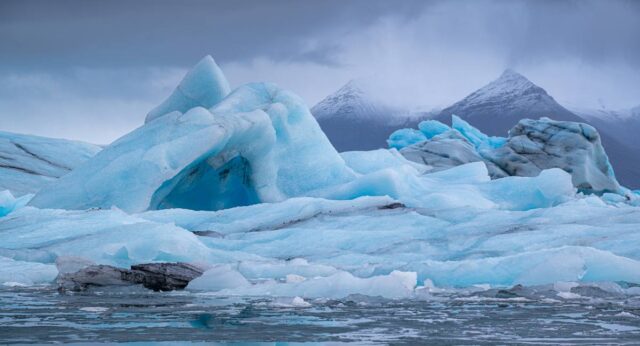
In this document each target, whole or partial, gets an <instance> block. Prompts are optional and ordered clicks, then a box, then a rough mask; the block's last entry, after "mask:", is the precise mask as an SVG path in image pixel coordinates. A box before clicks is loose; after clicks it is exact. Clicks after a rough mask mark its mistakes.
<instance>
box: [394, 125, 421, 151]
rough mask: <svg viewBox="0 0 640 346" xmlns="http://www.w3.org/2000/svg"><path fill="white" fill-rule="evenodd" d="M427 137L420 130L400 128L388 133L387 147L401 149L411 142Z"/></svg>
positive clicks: (418, 141) (417, 141) (414, 142)
mask: <svg viewBox="0 0 640 346" xmlns="http://www.w3.org/2000/svg"><path fill="white" fill-rule="evenodd" d="M426 139H427V137H426V136H425V135H424V133H422V132H421V131H418V130H414V129H400V130H396V131H394V132H393V133H392V134H391V135H389V139H388V140H387V143H388V144H389V148H395V149H402V148H404V147H408V146H410V145H412V144H416V143H420V142H422V141H425V140H426Z"/></svg>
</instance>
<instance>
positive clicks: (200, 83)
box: [145, 55, 231, 123]
mask: <svg viewBox="0 0 640 346" xmlns="http://www.w3.org/2000/svg"><path fill="white" fill-rule="evenodd" d="M229 92H231V89H230V87H229V82H228V81H227V78H226V77H225V76H224V73H222V70H221V69H220V68H219V67H218V65H217V64H216V62H215V61H214V60H213V58H212V57H211V56H209V55H207V56H205V57H204V58H202V60H200V62H199V63H198V64H197V65H196V66H195V67H194V68H193V69H191V71H189V73H187V75H186V76H185V77H184V78H183V79H182V81H181V82H180V85H178V87H177V88H176V90H174V91H173V93H172V94H171V95H170V96H169V97H168V98H167V99H166V100H165V101H164V102H163V103H162V104H160V105H159V106H158V107H156V108H154V109H153V110H151V111H150V112H149V114H147V118H146V119H145V122H146V123H148V122H150V121H152V120H154V119H157V118H159V117H161V116H163V115H165V114H169V113H171V112H176V111H177V112H180V113H185V112H186V111H188V110H189V109H191V108H194V107H204V108H211V107H213V106H214V105H215V104H216V103H218V102H220V101H222V99H223V98H225V97H226V96H227V95H229Z"/></svg>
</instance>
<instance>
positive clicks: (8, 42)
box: [0, 0, 422, 67]
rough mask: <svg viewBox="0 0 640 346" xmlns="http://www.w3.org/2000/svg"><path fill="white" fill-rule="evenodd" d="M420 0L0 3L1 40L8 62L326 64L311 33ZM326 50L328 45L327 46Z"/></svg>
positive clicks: (406, 8) (340, 29)
mask: <svg viewBox="0 0 640 346" xmlns="http://www.w3.org/2000/svg"><path fill="white" fill-rule="evenodd" d="M420 7H422V6H421V5H420V2H419V1H393V2H391V1H382V2H371V1H363V0H357V1H353V0H352V1H337V0H330V1H283V0H270V1H261V0H231V1H197V0H189V1H167V0H138V1H122V0H116V1H96V0H78V1H71V0H66V1H30V0H27V1H24V0H19V1H11V0H9V1H2V2H0V42H2V49H3V50H4V51H5V52H10V54H2V55H0V63H1V64H2V65H5V66H7V65H9V66H36V65H38V66H50V65H55V66H69V65H71V66H76V65H82V66H119V67H121V66H128V65H138V64H141V65H145V66H148V65H149V64H153V65H181V66H184V65H185V64H186V62H188V63H191V62H192V61H194V60H197V59H199V58H200V57H202V56H203V55H206V54H213V55H214V56H215V57H216V59H217V60H219V61H223V62H224V61H238V60H245V59H252V58H255V57H256V56H267V57H270V58H273V59H282V60H288V59H289V60H296V59H304V60H312V61H318V62H329V61H330V58H329V57H328V56H327V54H325V53H331V50H330V49H328V50H327V51H326V52H325V51H324V48H327V47H323V50H320V49H316V50H309V49H307V48H305V47H304V43H305V41H306V40H308V39H309V38H313V37H314V34H315V33H316V32H318V31H324V30H331V31H334V32H336V33H340V34H344V33H348V32H350V31H353V30H357V29H358V28H359V27H361V26H366V25H369V24H371V22H373V21H374V20H375V19H376V18H377V17H378V16H380V15H383V14H385V13H388V12H389V11H392V12H393V13H394V14H403V15H410V14H412V13H416V12H419V11H417V10H416V9H419V8H420ZM329 48H330V47H329Z"/></svg>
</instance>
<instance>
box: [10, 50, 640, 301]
mask: <svg viewBox="0 0 640 346" xmlns="http://www.w3.org/2000/svg"><path fill="white" fill-rule="evenodd" d="M206 64H208V63H207V62H206V60H205V65H206ZM207 66H209V65H207ZM196 70H199V67H197V68H196ZM202 71H204V72H202ZM202 71H201V72H197V73H196V72H194V73H193V74H192V75H190V76H187V78H186V79H185V81H189V82H185V83H186V84H188V85H191V84H190V83H192V82H193V80H196V81H198V80H200V77H199V76H200V74H205V75H207V76H209V77H202V78H204V80H205V81H209V82H211V78H210V77H211V74H210V73H209V72H211V69H210V68H204V69H203V70H202ZM214 75H215V74H214ZM194 83H195V82H194ZM207 83H208V82H207ZM207 83H204V84H203V85H205V88H209V87H210V86H208V84H207ZM196 84H197V83H196ZM216 102H217V101H216ZM185 107H186V106H185ZM521 124H522V126H521V128H519V129H518V131H520V132H522V133H523V135H524V136H527V134H528V135H531V134H532V133H533V134H535V136H533V138H534V139H540V138H542V139H543V142H544V144H545V145H546V144H549V145H550V147H545V148H544V149H545V150H546V151H549V152H551V153H552V154H556V155H559V154H558V153H557V152H555V151H553V150H555V149H558V148H561V147H563V145H565V147H566V146H567V145H570V147H571V148H581V150H585V152H586V154H585V155H583V156H579V157H581V158H582V161H580V160H578V158H577V157H573V156H571V158H572V160H570V162H571V163H572V164H574V165H577V167H574V168H573V169H572V170H571V172H572V173H574V176H573V179H574V180H573V182H572V176H571V175H570V174H569V173H568V172H567V171H568V169H567V167H564V166H563V167H561V168H563V169H564V170H563V169H560V168H551V167H546V168H551V169H546V170H543V169H538V170H537V171H535V172H533V171H531V172H529V173H528V174H526V175H530V176H509V177H505V178H502V179H496V180H491V179H490V172H491V171H490V170H489V169H487V166H486V165H485V164H484V162H481V161H484V160H486V156H485V155H486V153H487V152H496V151H498V150H502V149H503V148H507V147H509V148H511V147H510V146H511V145H514V143H516V142H517V143H521V144H522V141H524V139H522V140H519V141H515V142H514V140H513V138H515V137H510V138H509V139H500V138H494V137H488V136H485V135H483V134H482V133H481V132H479V131H477V130H476V129H474V128H473V127H471V126H470V125H469V124H466V123H464V122H462V121H457V120H454V127H453V128H452V129H449V128H447V129H445V128H444V127H443V126H441V125H439V124H438V123H435V122H430V123H426V125H425V124H423V126H422V128H421V131H418V130H414V131H416V132H419V133H421V134H422V136H423V137H424V138H430V139H429V141H439V140H442V141H444V140H445V139H446V140H451V141H458V142H459V143H464V146H465V149H464V150H466V151H470V152H471V153H473V152H475V153H476V154H477V155H478V156H481V158H482V160H479V161H478V162H465V161H472V160H468V158H465V157H463V155H462V154H460V155H458V158H459V161H461V162H460V165H457V166H455V167H453V168H449V169H444V168H445V167H443V166H444V161H443V160H444V158H442V159H441V161H439V162H438V165H439V166H438V165H434V166H433V167H432V166H429V165H424V164H422V163H421V162H420V161H418V162H410V161H408V160H406V159H405V158H404V157H402V156H401V155H400V154H399V153H398V151H397V150H395V149H391V150H376V151H370V152H347V153H343V154H342V155H340V154H338V153H337V152H336V151H335V149H334V148H333V147H332V146H331V145H330V143H329V142H328V140H327V138H326V136H325V135H324V134H323V133H322V131H321V130H320V128H319V126H318V124H317V123H316V122H315V120H314V118H313V117H312V116H311V114H310V113H309V111H308V109H307V108H306V106H305V105H304V102H302V100H300V99H299V98H298V97H297V96H295V95H293V94H292V93H290V92H287V91H284V90H282V89H280V88H278V87H276V86H274V85H272V84H264V83H259V84H248V85H245V86H242V87H240V88H238V89H236V90H235V91H234V92H232V93H231V94H229V95H228V96H226V97H225V98H224V99H222V100H221V101H219V102H217V103H216V104H215V105H214V106H213V107H211V108H209V109H207V108H204V107H202V104H199V105H198V106H197V107H194V108H191V109H189V110H184V109H178V111H174V112H171V113H168V114H164V115H162V116H160V117H157V118H156V119H154V120H153V121H149V122H148V123H146V124H145V125H143V126H142V127H140V128H138V129H136V130H135V131H133V132H131V133H130V134H128V135H126V136H124V137H122V138H120V139H119V140H117V141H116V142H114V143H113V144H111V145H110V146H108V147H106V148H105V149H104V150H102V151H101V152H99V153H98V154H97V155H96V156H95V157H93V158H91V159H90V160H89V161H87V162H85V163H84V164H82V165H81V166H79V167H78V168H76V169H75V170H73V171H72V172H71V173H69V174H66V175H64V176H63V177H62V178H60V179H59V180H58V181H57V182H56V183H54V184H52V185H49V186H48V187H46V188H44V189H43V190H41V191H40V192H39V193H38V194H36V196H35V197H34V198H33V200H32V201H31V202H30V205H27V206H23V207H19V206H20V205H21V204H24V202H25V201H26V198H28V197H29V196H27V197H25V199H20V200H16V199H15V198H13V196H12V195H10V194H9V193H4V194H2V195H0V207H1V208H3V209H2V210H4V211H3V212H2V213H3V214H6V215H4V216H1V215H0V265H1V266H0V268H2V269H0V281H1V282H3V283H6V285H20V284H23V285H34V284H39V283H47V282H51V281H52V280H53V278H54V277H55V276H56V275H57V273H58V269H60V270H63V271H66V270H71V269H70V268H72V267H73V266H78V265H86V264H90V263H96V264H107V265H112V266H118V267H129V266H130V265H132V264H137V263H149V262H188V263H194V264H198V265H200V266H202V267H203V268H208V270H207V271H206V272H205V274H204V275H203V276H202V277H200V278H198V279H196V280H194V281H193V282H191V283H190V284H189V286H188V289H189V290H192V291H198V292H205V293H204V294H206V295H216V296H238V295H239V296H271V297H278V298H277V299H280V298H279V297H282V296H284V297H288V298H286V299H284V298H283V299H280V300H277V302H281V303H282V304H286V305H287V306H301V305H305V303H306V301H305V300H304V299H307V298H343V297H346V296H350V295H357V294H364V295H369V296H381V297H384V298H393V299H400V298H424V297H425V296H428V295H429V292H431V291H433V290H437V289H440V288H442V287H461V288H469V287H474V286H475V285H482V286H481V287H492V286H497V287H504V286H512V285H516V284H525V285H543V284H553V283H556V282H559V281H562V282H565V281H571V282H578V283H585V282H603V281H604V282H612V281H616V282H629V283H632V284H640V276H639V274H638V273H640V251H639V250H638V246H637V244H638V243H639V242H640V232H638V229H639V227H640V209H639V208H638V207H634V206H633V204H634V201H637V200H633V199H631V198H627V196H623V195H621V194H613V193H608V194H604V195H603V196H602V197H598V196H596V195H584V194H582V193H578V192H577V189H576V188H575V187H574V185H575V184H576V180H575V179H576V174H578V176H579V177H585V178H587V179H591V180H589V181H592V182H594V183H593V184H592V187H594V190H595V187H596V186H601V185H598V184H596V183H595V182H600V183H602V184H604V183H603V182H602V181H601V180H599V178H597V177H596V176H595V175H593V174H591V173H594V172H593V169H594V167H596V168H597V169H602V170H601V172H600V173H602V174H605V173H606V172H607V169H608V168H610V167H609V166H607V165H606V164H604V165H603V162H604V163H606V162H607V161H606V156H603V155H604V153H603V152H599V151H598V150H597V148H598V145H599V144H598V143H599V142H598V141H597V134H594V132H591V130H590V128H587V127H582V126H581V125H579V124H578V125H571V124H569V125H567V124H565V123H563V124H557V123H554V122H551V121H548V120H541V121H539V122H533V123H529V122H526V121H525V122H522V123H521ZM527 129H530V130H531V132H528V131H529V130H527ZM578 130H579V131H578ZM423 131H424V132H423ZM514 133H515V132H514ZM578 136H579V137H580V138H582V139H580V140H578V141H577V142H572V141H573V139H576V138H578ZM554 138H555V139H554ZM556 140H558V142H554V141H556ZM531 141H532V142H535V141H534V140H533V139H532V140H531ZM587 142H589V143H590V144H588V143H587ZM551 144H552V145H551ZM584 145H586V146H584ZM534 147H535V146H534ZM526 148H527V149H531V148H533V147H530V146H527V147H526ZM405 149H406V148H405ZM405 149H403V150H405ZM538 149H539V148H538ZM460 150H461V152H460V153H462V152H463V149H460ZM545 150H542V151H545ZM572 150H573V149H572ZM519 152H522V153H525V152H526V150H525V151H522V150H521V151H519ZM444 153H445V152H444V151H443V152H441V154H444ZM534 154H536V155H537V154H540V155H542V153H541V152H540V151H536V152H534ZM547 154H549V153H547ZM583 154H584V153H583ZM523 155H524V154H523ZM549 155H551V154H549ZM581 155H582V154H581ZM524 156H525V157H526V155H524ZM450 159H451V160H452V161H453V160H454V158H453V155H452V158H450ZM510 162H515V161H513V160H512V161H510ZM530 162H532V164H534V165H540V163H539V161H536V159H535V158H534V157H531V158H530ZM605 166H606V167H605ZM552 167H553V165H552ZM435 168H439V169H440V170H438V171H435ZM578 168H584V169H583V170H578ZM575 172H578V173H575ZM580 172H581V173H580ZM579 174H582V175H579ZM594 174H595V173H594ZM492 175H493V174H492ZM605 176H606V174H605ZM594 177H595V178H594ZM608 177H609V178H612V176H608ZM596 178H597V179H596ZM579 186H580V187H581V188H583V187H584V186H582V185H579ZM629 193H631V192H629ZM16 206H18V208H17V207H16ZM38 207H40V208H38ZM41 208H49V209H41ZM7 213H8V214H7ZM56 264H57V267H56ZM631 286H632V285H631ZM565 293H566V294H576V293H573V292H565ZM198 294H202V293H198ZM277 302H276V303H277ZM278 304H280V303H278Z"/></svg>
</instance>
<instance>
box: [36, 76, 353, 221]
mask: <svg viewBox="0 0 640 346" xmlns="http://www.w3.org/2000/svg"><path fill="white" fill-rule="evenodd" d="M353 177H354V173H353V172H352V171H351V170H350V169H349V168H348V167H347V166H346V165H345V163H344V160H343V159H342V158H341V157H340V155H339V154H338V153H337V152H336V151H335V149H333V147H332V146H331V144H330V143H329V141H328V139H327V138H326V136H325V135H324V133H322V131H321V130H320V127H319V126H318V124H317V123H316V121H315V119H314V118H313V117H312V116H311V114H310V113H309V110H308V109H307V108H306V106H305V105H304V103H303V102H302V100H301V99H300V98H299V97H297V96H295V95H294V94H292V93H290V92H287V91H284V90H282V89H280V88H278V87H277V86H275V85H273V84H262V83H258V84H249V85H246V86H243V87H240V88H238V89H237V90H235V91H234V92H233V93H232V94H230V95H229V96H228V97H227V98H225V99H224V100H223V101H222V102H220V103H218V104H217V105H216V106H215V107H213V108H212V109H210V110H207V109H205V108H201V107H196V108H192V109H191V110H189V111H187V112H186V113H184V114H182V113H179V112H173V113H170V114H167V115H164V116H162V117H160V118H158V119H156V120H154V121H151V122H149V123H147V124H145V125H144V126H142V127H140V128H138V129H136V130H135V131H133V132H131V133H129V134H127V135H125V136H124V137H122V138H120V139H118V140H117V141H116V142H114V143H113V144H111V145H110V146H108V147H106V148H105V149H104V150H103V151H101V152H100V153H99V154H98V155H96V156H95V157H94V158H92V159H91V160H90V161H89V162H87V163H86V164H84V165H82V166H81V167H78V168H77V169H76V170H74V171H73V172H71V173H70V174H68V175H66V176H64V177H63V178H61V179H60V180H58V181H57V182H55V183H54V184H52V185H50V186H48V187H47V188H46V189H43V190H42V191H40V192H39V193H38V194H36V196H35V197H34V198H33V200H32V201H31V205H33V206H37V207H43V208H65V209H86V208H110V207H111V206H117V207H118V208H121V209H123V210H125V211H128V212H139V211H143V210H147V209H164V208H172V207H176V208H180V207H181V208H189V209H202V210H217V209H223V208H229V207H233V206H237V205H247V204H253V203H256V202H260V201H262V202H270V201H280V200H283V199H285V198H288V197H294V196H299V195H304V194H306V193H307V192H309V191H312V190H315V189H319V188H324V187H326V186H327V185H333V184H340V183H344V182H346V181H348V180H351V179H353Z"/></svg>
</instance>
